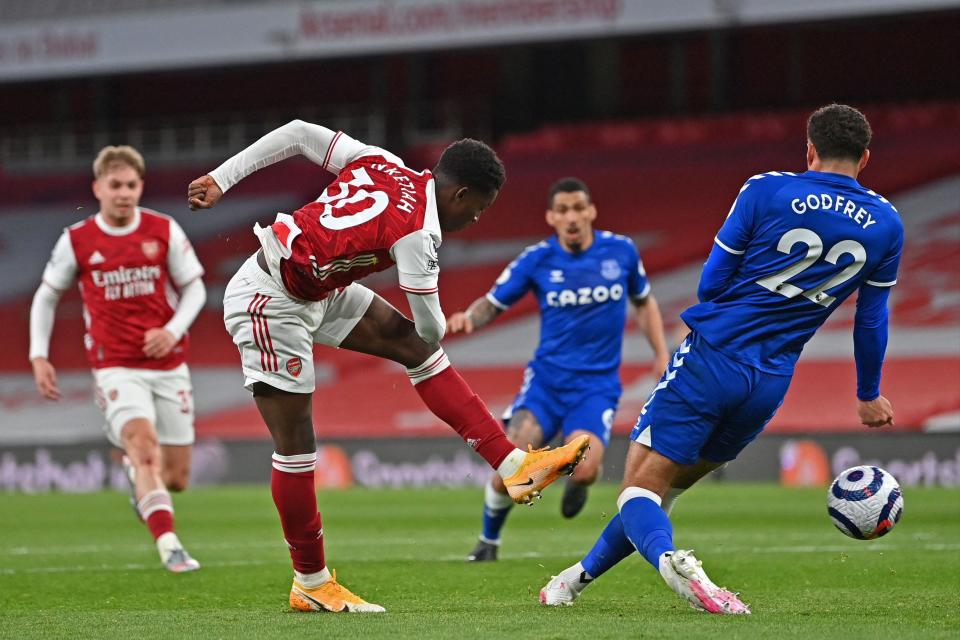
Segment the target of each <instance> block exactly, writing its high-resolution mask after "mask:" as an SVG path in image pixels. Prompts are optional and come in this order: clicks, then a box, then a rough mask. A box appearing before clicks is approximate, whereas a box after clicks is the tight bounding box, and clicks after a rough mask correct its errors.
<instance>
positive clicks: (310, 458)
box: [270, 453, 327, 573]
mask: <svg viewBox="0 0 960 640" xmlns="http://www.w3.org/2000/svg"><path fill="white" fill-rule="evenodd" d="M316 459H317V455H316V453H308V454H301V455H293V456H281V455H279V454H277V453H274V454H273V472H272V474H271V477H270V489H271V491H272V493H273V503H274V504H275V505H277V511H278V512H279V513H280V525H281V526H282V527H283V537H284V538H285V539H286V541H287V546H288V547H289V548H290V557H291V558H292V559H293V568H294V569H296V570H297V571H299V572H300V573H316V572H317V571H322V570H323V568H324V567H325V566H327V563H326V559H325V558H324V556H323V526H322V523H321V522H320V513H319V512H318V511H317V492H316V488H315V487H314V484H313V474H314V468H315V466H316Z"/></svg>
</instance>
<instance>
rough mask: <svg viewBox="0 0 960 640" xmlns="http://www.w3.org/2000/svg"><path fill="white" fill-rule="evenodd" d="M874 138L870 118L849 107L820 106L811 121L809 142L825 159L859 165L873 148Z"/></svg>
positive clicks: (841, 105)
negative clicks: (857, 162)
mask: <svg viewBox="0 0 960 640" xmlns="http://www.w3.org/2000/svg"><path fill="white" fill-rule="evenodd" d="M872 136H873V131H871V130H870V123H869V122H867V118H866V117H865V116H864V115H863V114H862V113H860V112H859V111H857V110H856V109H854V108H853V107H849V106H847V105H845V104H828V105H827V106H825V107H820V108H819V109H817V110H816V111H814V112H813V113H812V114H810V117H809V118H808V119H807V139H808V140H809V141H810V142H812V143H813V146H815V147H816V148H817V154H818V155H819V156H820V157H821V158H824V159H834V160H853V161H854V162H856V161H858V160H860V158H862V157H863V152H864V151H865V150H866V148H867V147H868V146H870V138H871V137H872Z"/></svg>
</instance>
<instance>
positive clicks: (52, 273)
mask: <svg viewBox="0 0 960 640" xmlns="http://www.w3.org/2000/svg"><path fill="white" fill-rule="evenodd" d="M76 277H77V257H76V254H74V252H73V244H71V242H70V232H69V231H68V230H66V229H64V230H63V233H62V234H61V235H60V238H59V239H58V240H57V244H55V245H54V246H53V251H52V252H51V253H50V260H48V261H47V266H46V267H44V269H43V281H44V282H45V283H47V284H48V285H49V286H51V287H53V288H54V289H56V290H57V291H64V290H65V289H68V288H69V287H70V285H72V284H73V281H74V279H75V278H76Z"/></svg>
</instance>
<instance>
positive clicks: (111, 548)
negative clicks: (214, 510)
mask: <svg viewBox="0 0 960 640" xmlns="http://www.w3.org/2000/svg"><path fill="white" fill-rule="evenodd" d="M423 543H424V539H422V538H421V539H417V540H411V539H409V538H402V539H401V538H382V539H378V540H377V544H385V545H390V546H412V545H420V544H423ZM329 544H332V545H333V546H335V547H338V548H350V547H368V546H369V544H368V543H366V542H363V541H352V540H334V541H332V542H330V543H329ZM189 546H190V549H200V550H208V551H219V550H223V549H274V548H284V549H285V548H286V545H285V544H284V542H283V538H278V539H277V540H276V541H261V542H196V543H191V544H190V545H189ZM149 547H150V545H149V544H148V543H146V542H145V543H143V544H125V545H113V544H81V545H75V546H69V547H26V546H18V547H6V548H0V557H2V556H16V557H22V556H57V555H74V554H83V553H121V552H122V553H136V552H138V551H142V550H143V549H146V548H149Z"/></svg>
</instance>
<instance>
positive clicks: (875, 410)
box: [853, 284, 893, 427]
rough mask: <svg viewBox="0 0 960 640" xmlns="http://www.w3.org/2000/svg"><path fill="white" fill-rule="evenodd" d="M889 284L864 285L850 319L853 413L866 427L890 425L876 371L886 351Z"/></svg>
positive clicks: (889, 411)
mask: <svg viewBox="0 0 960 640" xmlns="http://www.w3.org/2000/svg"><path fill="white" fill-rule="evenodd" d="M889 296H890V287H876V286H871V285H867V284H864V285H863V286H861V287H860V293H859V295H858V296H857V312H856V315H855V316H854V321H853V357H854V360H855V361H856V364H857V400H858V401H859V402H858V406H857V414H858V416H859V418H860V422H861V423H863V424H865V425H866V426H868V427H882V426H884V425H887V424H889V425H892V424H893V407H892V406H891V405H890V401H889V400H887V399H886V398H884V397H883V396H882V395H880V374H881V369H882V368H883V356H884V353H885V352H886V350H887V325H888V318H889V314H888V312H887V299H888V298H889Z"/></svg>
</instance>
